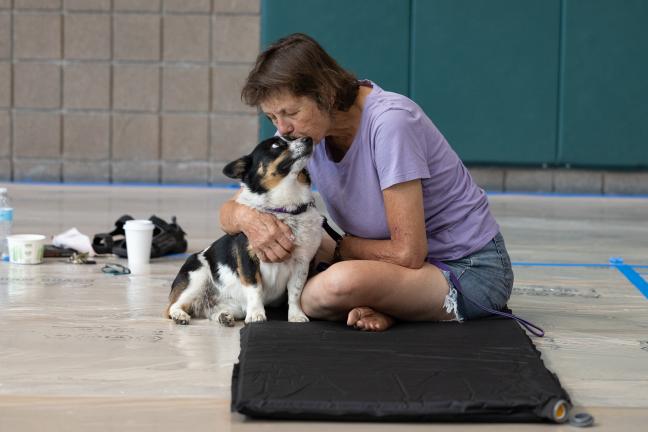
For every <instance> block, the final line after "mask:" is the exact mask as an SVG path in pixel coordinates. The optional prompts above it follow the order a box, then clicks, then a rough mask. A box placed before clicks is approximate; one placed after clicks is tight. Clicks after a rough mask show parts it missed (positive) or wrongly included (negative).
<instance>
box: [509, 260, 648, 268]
mask: <svg viewBox="0 0 648 432" xmlns="http://www.w3.org/2000/svg"><path fill="white" fill-rule="evenodd" d="M511 264H513V265H514V266H522V267H602V268H609V267H616V266H617V265H616V264H592V263H543V262H523V261H515V262H512V263H511ZM628 266H629V267H632V268H648V265H640V264H628Z"/></svg>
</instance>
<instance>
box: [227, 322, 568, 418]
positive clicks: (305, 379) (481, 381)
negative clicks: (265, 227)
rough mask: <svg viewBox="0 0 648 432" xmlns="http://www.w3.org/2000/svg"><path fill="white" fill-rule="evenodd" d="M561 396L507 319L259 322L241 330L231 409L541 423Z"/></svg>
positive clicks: (260, 414)
mask: <svg viewBox="0 0 648 432" xmlns="http://www.w3.org/2000/svg"><path fill="white" fill-rule="evenodd" d="M559 401H564V402H566V403H569V396H568V395H567V393H566V392H565V390H564V389H563V388H562V387H561V385H560V382H559V381H558V378H557V377H556V376H555V375H554V374H553V373H551V372H550V371H549V370H547V368H546V367H545V365H544V363H543V362H542V360H541V358H540V353H539V351H538V350H537V349H536V348H535V346H534V345H533V343H532V341H531V340H530V339H529V337H528V336H527V335H526V333H525V332H524V331H523V330H522V329H521V328H520V327H519V326H518V324H517V323H516V322H514V321H512V320H507V319H486V320H477V321H468V322H464V323H461V324H459V323H402V322H401V323H398V324H397V325H395V326H394V327H392V328H391V329H389V330H388V331H386V332H381V333H369V332H361V331H357V330H355V329H353V328H349V327H347V326H346V325H345V324H344V323H335V322H322V321H316V322H310V323H288V322H285V321H268V322H265V323H257V324H250V325H246V326H245V327H244V328H243V329H242V330H241V353H240V356H239V363H238V364H237V365H235V367H234V372H233V376H232V410H233V411H238V412H240V413H242V414H245V415H248V416H251V417H257V418H269V419H301V420H358V421H498V422H499V421H504V422H510V421H519V422H527V421H543V420H552V419H554V413H553V412H554V410H555V409H556V407H557V406H558V405H557V404H558V403H562V402H559Z"/></svg>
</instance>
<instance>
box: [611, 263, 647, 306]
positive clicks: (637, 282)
mask: <svg viewBox="0 0 648 432" xmlns="http://www.w3.org/2000/svg"><path fill="white" fill-rule="evenodd" d="M615 267H616V268H617V270H619V271H620V272H621V273H622V274H623V275H624V276H625V277H626V279H628V280H629V281H630V282H631V283H632V284H633V285H634V286H635V287H636V288H637V289H638V290H639V291H641V294H643V295H644V297H646V298H647V299H648V282H646V281H645V280H644V278H642V277H641V276H640V275H639V273H637V272H636V271H634V269H633V268H632V267H630V266H629V265H625V264H622V265H617V266H615Z"/></svg>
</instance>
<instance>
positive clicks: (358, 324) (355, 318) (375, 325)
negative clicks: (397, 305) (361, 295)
mask: <svg viewBox="0 0 648 432" xmlns="http://www.w3.org/2000/svg"><path fill="white" fill-rule="evenodd" d="M393 324H394V318H392V317H390V316H389V315H385V314H383V313H380V312H377V311H375V310H373V309H371V308H370V307H366V306H362V307H357V308H354V309H351V311H350V312H349V316H348V317H347V325H348V326H353V327H355V328H357V329H359V330H364V331H384V330H387V329H388V328H389V327H391V326H392V325H393Z"/></svg>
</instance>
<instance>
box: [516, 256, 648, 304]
mask: <svg viewBox="0 0 648 432" xmlns="http://www.w3.org/2000/svg"><path fill="white" fill-rule="evenodd" d="M512 264H513V265H514V266H522V267H590V268H616V269H617V270H619V272H621V274H622V275H623V276H625V277H626V279H628V281H630V283H631V284H632V285H634V286H635V287H636V288H637V289H638V290H639V291H640V292H641V293H642V294H643V295H644V297H646V298H647V299H648V282H646V280H645V279H644V278H643V277H641V274H646V273H637V272H636V271H635V268H648V265H629V264H624V263H623V258H621V257H612V258H610V263H609V264H575V263H539V262H513V263H512Z"/></svg>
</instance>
